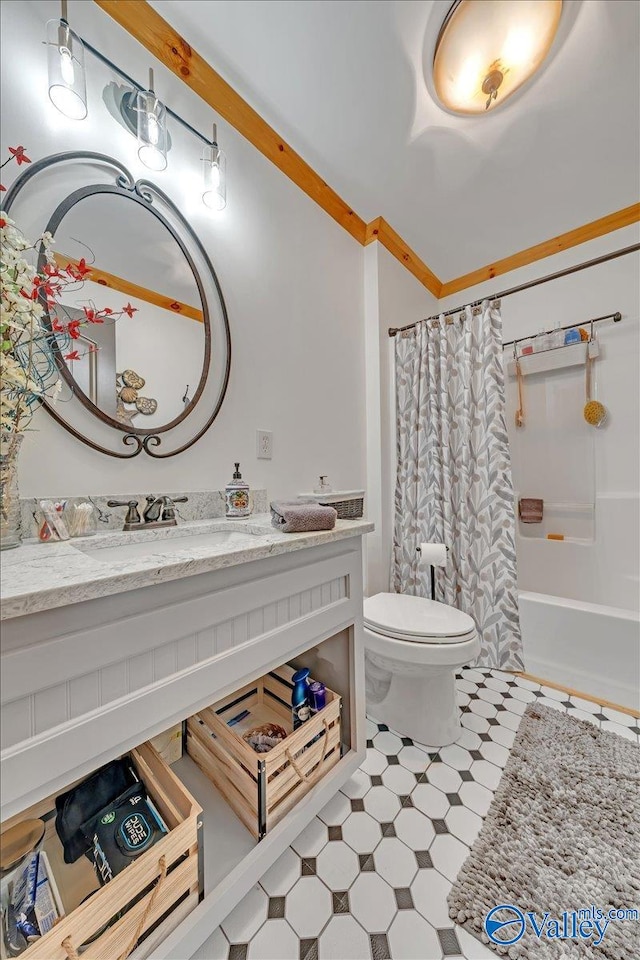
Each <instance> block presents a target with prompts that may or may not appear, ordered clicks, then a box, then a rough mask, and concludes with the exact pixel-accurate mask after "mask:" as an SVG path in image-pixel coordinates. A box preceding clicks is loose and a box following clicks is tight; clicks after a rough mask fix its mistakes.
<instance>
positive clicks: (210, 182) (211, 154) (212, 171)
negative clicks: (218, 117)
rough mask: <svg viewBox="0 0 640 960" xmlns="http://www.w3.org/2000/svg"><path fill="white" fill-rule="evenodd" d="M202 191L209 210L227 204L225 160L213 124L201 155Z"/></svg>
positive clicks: (219, 208) (222, 207)
mask: <svg viewBox="0 0 640 960" xmlns="http://www.w3.org/2000/svg"><path fill="white" fill-rule="evenodd" d="M202 167H203V182H204V191H203V193H202V202H203V203H204V205H205V207H209V209H210V210H224V208H225V207H226V205H227V161H226V157H225V155H224V153H223V152H222V150H221V149H220V147H219V146H218V130H217V127H216V124H215V123H214V125H213V140H212V142H211V144H210V145H207V146H206V147H205V148H204V155H203V157H202Z"/></svg>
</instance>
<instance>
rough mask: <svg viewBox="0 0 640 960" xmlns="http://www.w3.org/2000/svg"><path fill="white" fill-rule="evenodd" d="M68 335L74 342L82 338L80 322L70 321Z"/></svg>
mask: <svg viewBox="0 0 640 960" xmlns="http://www.w3.org/2000/svg"><path fill="white" fill-rule="evenodd" d="M67 333H68V334H69V336H70V337H71V339H72V340H77V339H78V337H79V336H80V321H79V320H69V323H68V324H67Z"/></svg>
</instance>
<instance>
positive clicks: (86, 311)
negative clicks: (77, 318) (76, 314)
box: [82, 307, 96, 323]
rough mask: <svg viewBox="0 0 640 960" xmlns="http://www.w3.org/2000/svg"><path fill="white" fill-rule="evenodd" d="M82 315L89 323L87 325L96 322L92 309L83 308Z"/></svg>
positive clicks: (94, 312)
mask: <svg viewBox="0 0 640 960" xmlns="http://www.w3.org/2000/svg"><path fill="white" fill-rule="evenodd" d="M82 309H83V310H84V315H85V317H86V318H87V320H88V321H89V323H95V320H96V311H95V310H94V309H93V308H92V307H83V308H82Z"/></svg>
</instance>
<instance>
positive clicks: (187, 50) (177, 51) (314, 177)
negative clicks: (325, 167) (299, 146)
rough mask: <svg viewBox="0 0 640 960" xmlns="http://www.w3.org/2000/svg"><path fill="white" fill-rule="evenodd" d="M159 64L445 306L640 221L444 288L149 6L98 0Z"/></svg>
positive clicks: (565, 240)
mask: <svg viewBox="0 0 640 960" xmlns="http://www.w3.org/2000/svg"><path fill="white" fill-rule="evenodd" d="M94 2H95V3H96V4H97V5H98V6H99V7H100V8H101V9H102V10H104V11H105V13H108V14H109V16H110V17H112V18H113V19H114V20H115V21H116V23H118V24H120V26H121V27H124V29H125V30H126V31H127V32H128V33H129V34H130V35H131V36H132V37H133V38H134V39H135V40H138V42H139V43H141V44H142V45H143V46H144V47H146V49H147V50H148V51H149V53H151V54H152V55H153V56H154V57H156V58H157V59H158V60H159V61H160V62H161V63H163V64H164V65H165V66H166V67H168V68H169V70H171V71H172V72H173V73H175V75H176V76H177V77H179V78H180V80H182V81H183V82H184V83H186V84H187V86H189V87H191V89H192V90H193V91H194V92H195V93H197V94H198V96H199V97H200V98H201V99H202V100H204V101H205V103H208V104H209V106H210V107H211V108H212V109H213V110H214V111H215V112H216V113H217V114H218V115H219V116H221V117H223V118H224V119H225V120H226V121H227V123H229V124H230V126H232V127H234V128H235V129H236V130H237V131H238V133H241V134H242V136H243V137H245V138H246V139H247V140H248V141H249V143H251V144H252V145H253V146H254V147H255V148H256V149H257V150H259V151H260V153H262V154H263V156H265V157H267V159H268V160H271V162H272V163H273V164H275V166H276V167H278V168H279V169H280V170H281V171H282V172H283V173H284V174H285V175H286V176H287V177H289V179H290V180H292V181H293V182H294V183H295V184H297V186H298V187H300V189H301V190H303V191H304V193H306V194H307V196H308V197H310V198H311V199H312V200H314V201H315V202H316V203H317V204H318V205H319V206H320V207H322V209H323V210H324V211H325V213H328V214H329V216H330V217H332V218H333V219H334V220H335V221H336V222H337V223H339V224H340V226H341V227H343V228H344V229H345V230H346V231H347V232H348V233H350V234H351V236H352V237H353V238H354V239H355V240H357V241H358V243H361V244H363V245H366V244H368V243H372V242H373V241H374V240H377V241H378V242H379V243H381V244H382V245H383V246H384V247H386V249H387V250H388V251H389V252H390V253H391V254H393V256H394V257H395V258H396V259H397V260H398V261H399V262H400V263H402V264H403V265H404V266H405V267H406V268H407V270H409V271H410V273H412V274H413V275H414V277H416V279H417V280H419V281H420V283H422V284H423V285H424V286H425V287H426V288H427V290H429V292H430V293H432V294H433V295H434V296H435V297H437V298H438V299H442V298H444V297H448V296H450V295H451V294H454V293H459V292H460V291H461V290H466V289H467V288H469V287H474V286H476V285H477V284H479V283H483V282H484V281H486V280H491V279H493V278H494V277H498V276H500V275H502V274H504V273H508V272H509V271H511V270H517V269H518V268H519V267H524V266H527V265H528V264H530V263H535V262H536V261H537V260H542V259H544V258H545V257H550V256H552V255H553V254H554V253H560V251H562V250H568V249H570V248H571V247H575V246H577V245H578V244H580V243H586V242H587V241H588V240H594V239H595V238H596V237H601V236H604V234H607V233H610V232H611V231H613V230H619V229H620V228H621V227H626V226H629V225H630V224H632V223H636V222H638V221H640V204H633V205H632V206H630V207H625V208H624V209H623V210H618V211H616V212H615V213H611V214H609V215H608V216H606V217H601V218H600V219H599V220H593V221H592V222H591V223H587V224H585V225H584V226H581V227H577V228H576V229H574V230H569V231H568V232H567V233H562V234H560V235H559V236H557V237H553V238H552V239H551V240H545V241H544V242H543V243H538V244H536V245H535V246H533V247H527V249H526V250H521V251H519V252H518V253H515V254H512V256H510V257H505V258H504V259H502V260H497V261H496V262H495V263H491V264H487V266H485V267H480V269H479V270H474V271H472V272H471V273H466V274H463V275H462V276H460V277H456V278H455V279H453V280H448V281H447V282H443V281H441V280H439V279H438V277H436V275H435V274H434V273H433V271H432V270H430V269H429V267H428V266H427V265H426V264H425V263H424V262H423V261H422V260H421V259H420V257H419V256H418V255H417V254H416V253H415V252H414V251H413V250H412V249H411V248H410V247H409V245H408V244H407V243H405V241H404V240H403V239H402V237H401V236H400V235H399V234H398V233H396V231H395V230H394V229H393V227H391V226H390V225H389V224H388V223H387V222H386V220H384V219H383V218H382V217H377V218H376V219H375V220H372V221H371V222H370V223H368V224H367V223H365V221H364V220H362V219H361V218H360V217H359V216H358V215H357V214H356V213H355V212H354V211H353V210H352V209H351V207H350V206H349V205H348V204H347V203H345V201H344V200H342V198H341V197H339V196H338V194H337V193H336V192H335V191H334V190H332V189H331V187H330V186H329V185H328V184H327V183H325V181H324V180H323V179H322V178H321V177H320V176H319V175H318V174H317V173H316V172H315V170H313V169H312V167H310V166H309V164H308V163H307V162H306V161H305V160H303V159H302V157H301V156H300V155H299V154H298V153H296V151H295V150H293V148H292V147H290V146H289V144H288V143H286V141H285V140H284V139H283V138H282V137H280V136H279V135H278V133H277V132H276V131H275V130H274V129H273V127H271V126H269V124H268V123H267V122H266V120H263V118H262V117H261V116H260V114H259V113H258V112H257V111H256V110H254V109H253V107H251V106H250V105H249V104H248V103H247V101H246V100H244V99H243V98H242V97H241V96H240V94H239V93H236V91H235V90H234V89H233V87H231V86H230V85H229V84H228V83H227V81H226V80H224V79H223V78H222V77H221V76H220V74H219V73H217V71H216V70H214V69H213V67H212V66H210V64H208V63H207V61H206V60H205V59H204V58H203V57H201V56H200V54H198V53H196V51H195V50H193V48H192V47H191V46H190V45H189V44H188V43H187V41H186V40H184V39H183V37H181V36H180V34H179V33H177V32H176V31H175V30H174V29H173V27H172V26H171V25H170V24H169V23H167V21H166V20H164V19H163V17H161V16H160V14H159V13H157V12H156V10H154V8H153V7H152V6H150V5H149V3H147V2H146V0H94Z"/></svg>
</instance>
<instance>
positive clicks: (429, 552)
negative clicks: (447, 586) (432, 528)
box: [420, 543, 447, 567]
mask: <svg viewBox="0 0 640 960" xmlns="http://www.w3.org/2000/svg"><path fill="white" fill-rule="evenodd" d="M420 562H421V563H428V564H430V566H432V567H445V566H446V565H447V548H446V545H445V544H444V543H421V544H420Z"/></svg>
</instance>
